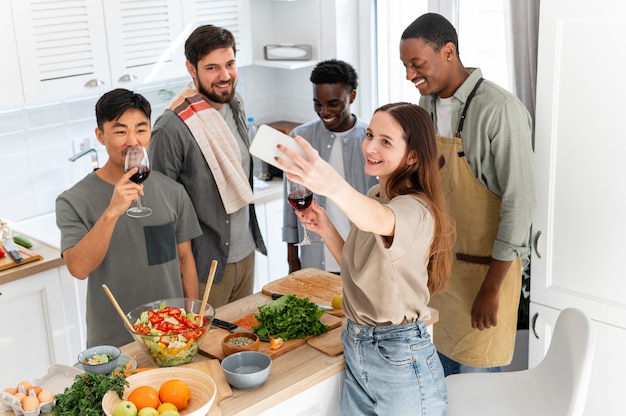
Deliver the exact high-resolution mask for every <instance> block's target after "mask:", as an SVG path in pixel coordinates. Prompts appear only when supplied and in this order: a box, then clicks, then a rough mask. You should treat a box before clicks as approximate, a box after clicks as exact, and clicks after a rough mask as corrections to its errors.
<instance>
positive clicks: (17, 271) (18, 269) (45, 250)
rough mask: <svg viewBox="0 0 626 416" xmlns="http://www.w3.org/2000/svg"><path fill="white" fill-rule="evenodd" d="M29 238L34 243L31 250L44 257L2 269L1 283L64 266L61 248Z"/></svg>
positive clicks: (0, 273)
mask: <svg viewBox="0 0 626 416" xmlns="http://www.w3.org/2000/svg"><path fill="white" fill-rule="evenodd" d="M28 239H29V240H30V241H31V242H32V243H33V247H31V248H30V250H31V251H33V252H35V253H36V254H40V255H41V256H42V257H43V259H42V260H37V261H33V262H31V263H26V264H22V265H19V266H15V267H12V268H10V269H7V270H3V271H1V272H0V285H2V284H5V283H9V282H12V281H14V280H18V279H22V278H24V277H28V276H31V275H33V274H36V273H40V272H43V271H46V270H49V269H53V268H55V267H59V266H63V265H64V264H65V261H64V260H63V258H62V257H61V252H60V251H59V250H57V249H56V248H53V247H50V246H49V245H47V244H45V243H42V242H41V241H39V240H36V239H34V238H31V237H28ZM7 255H8V254H7Z"/></svg>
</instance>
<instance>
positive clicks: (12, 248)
mask: <svg viewBox="0 0 626 416" xmlns="http://www.w3.org/2000/svg"><path fill="white" fill-rule="evenodd" d="M2 245H3V246H4V248H5V249H6V251H7V252H8V253H9V254H10V255H11V257H13V260H15V262H16V263H18V264H19V263H21V262H22V260H24V259H23V258H22V256H20V249H19V248H17V245H15V243H14V242H13V241H11V240H4V241H3V242H2Z"/></svg>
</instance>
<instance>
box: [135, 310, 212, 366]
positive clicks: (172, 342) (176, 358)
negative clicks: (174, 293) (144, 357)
mask: <svg viewBox="0 0 626 416" xmlns="http://www.w3.org/2000/svg"><path fill="white" fill-rule="evenodd" d="M162 304H165V305H167V306H169V307H173V308H179V309H185V312H193V313H195V314H200V308H201V307H202V301H201V300H198V299H191V298H172V299H163V300H157V301H155V302H149V303H145V304H143V305H141V306H137V307H136V308H135V309H133V310H132V311H130V312H129V313H127V314H126V317H127V318H128V320H129V321H130V323H131V324H133V325H135V324H136V323H137V322H138V320H140V319H141V316H142V314H143V313H147V312H148V311H150V310H158V309H159V307H160V306H161V305H162ZM214 317H215V309H213V307H212V306H211V305H206V309H205V311H204V325H202V326H200V327H195V328H190V329H186V330H182V331H175V332H174V331H173V332H164V333H150V334H141V333H138V332H135V331H131V330H129V332H130V334H131V335H132V336H133V339H134V340H135V341H137V343H138V344H139V345H140V346H141V347H142V348H143V349H144V351H146V352H147V353H148V354H149V355H150V357H151V358H152V359H153V360H154V362H155V364H156V365H157V366H159V367H172V366H176V365H181V364H187V363H190V362H191V361H192V360H193V359H194V358H195V356H196V354H197V353H198V348H199V346H200V341H202V338H204V336H205V335H206V333H207V332H208V331H209V329H211V323H212V322H213V318H214Z"/></svg>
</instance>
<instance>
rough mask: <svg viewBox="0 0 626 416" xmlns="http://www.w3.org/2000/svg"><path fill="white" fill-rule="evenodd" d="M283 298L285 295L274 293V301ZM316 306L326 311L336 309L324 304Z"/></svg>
mask: <svg viewBox="0 0 626 416" xmlns="http://www.w3.org/2000/svg"><path fill="white" fill-rule="evenodd" d="M283 296H284V295H283V294H281V293H272V299H273V300H276V299H278V298H280V297H283ZM316 305H317V307H318V308H320V309H324V310H326V311H332V310H333V309H335V308H333V307H332V306H329V305H324V304H322V303H316Z"/></svg>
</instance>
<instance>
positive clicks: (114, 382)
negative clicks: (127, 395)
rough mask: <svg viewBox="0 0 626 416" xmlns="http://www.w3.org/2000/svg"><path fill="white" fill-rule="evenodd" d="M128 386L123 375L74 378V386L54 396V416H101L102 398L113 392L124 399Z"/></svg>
mask: <svg viewBox="0 0 626 416" xmlns="http://www.w3.org/2000/svg"><path fill="white" fill-rule="evenodd" d="M126 386H128V382H127V381H126V376H124V375H123V374H119V375H113V376H107V375H104V374H92V373H84V374H78V375H77V376H76V377H75V378H74V384H72V385H71V386H70V387H67V388H66V389H65V391H64V392H63V393H60V394H57V395H55V396H54V398H55V400H56V405H55V406H54V407H53V408H52V414H53V415H56V416H101V415H103V414H104V412H103V411H102V398H103V397H104V395H105V394H106V393H107V392H108V391H109V390H113V391H115V392H116V393H117V395H118V396H119V397H120V399H121V398H122V394H123V393H124V389H125V388H126Z"/></svg>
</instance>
